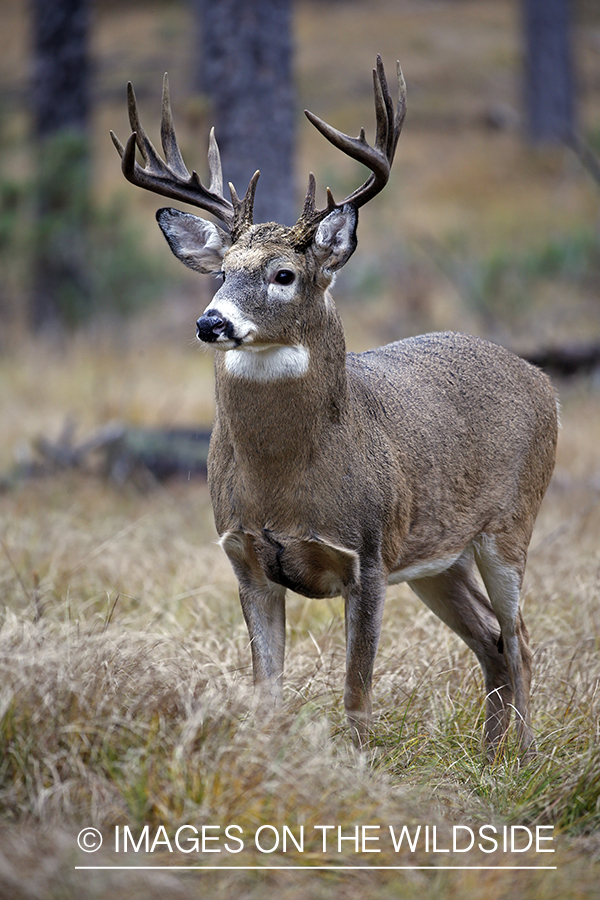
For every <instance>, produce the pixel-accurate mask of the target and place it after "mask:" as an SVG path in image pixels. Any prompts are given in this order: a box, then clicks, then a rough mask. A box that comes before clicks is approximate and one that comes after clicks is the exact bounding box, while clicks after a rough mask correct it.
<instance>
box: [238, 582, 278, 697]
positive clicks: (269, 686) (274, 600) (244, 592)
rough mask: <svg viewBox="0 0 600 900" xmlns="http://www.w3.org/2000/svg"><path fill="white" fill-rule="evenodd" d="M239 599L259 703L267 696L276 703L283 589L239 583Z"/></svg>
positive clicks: (272, 585) (274, 586) (275, 586)
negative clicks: (246, 630)
mask: <svg viewBox="0 0 600 900" xmlns="http://www.w3.org/2000/svg"><path fill="white" fill-rule="evenodd" d="M265 581H266V579H265ZM240 602H241V604H242V612H243V613H244V619H245V620H246V626H247V628H248V635H249V637H250V650H251V652H252V671H253V675H254V688H255V690H256V691H259V692H260V693H261V702H262V697H263V696H266V697H270V698H271V699H272V701H273V703H274V704H275V705H278V704H279V703H280V702H281V697H282V690H283V660H284V654H285V588H281V587H279V585H276V584H270V585H269V584H268V585H267V586H265V587H262V589H258V588H257V586H256V585H254V584H249V583H248V582H245V583H243V584H242V583H241V582H240Z"/></svg>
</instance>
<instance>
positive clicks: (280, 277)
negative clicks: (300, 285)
mask: <svg viewBox="0 0 600 900" xmlns="http://www.w3.org/2000/svg"><path fill="white" fill-rule="evenodd" d="M295 277H296V276H295V275H294V273H293V272H291V271H290V270H289V269H280V270H279V271H278V272H277V273H276V275H275V278H274V279H273V281H275V282H276V283H277V284H292V282H293V280H294V278H295Z"/></svg>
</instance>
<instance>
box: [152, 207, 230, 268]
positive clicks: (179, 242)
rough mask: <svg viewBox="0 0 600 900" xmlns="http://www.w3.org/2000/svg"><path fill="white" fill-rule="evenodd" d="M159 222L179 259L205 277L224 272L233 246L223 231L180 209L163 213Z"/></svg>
mask: <svg viewBox="0 0 600 900" xmlns="http://www.w3.org/2000/svg"><path fill="white" fill-rule="evenodd" d="M156 219H157V221H158V224H159V225H160V228H161V231H162V233H163V234H164V236H165V237H166V239H167V241H168V243H169V247H170V248H171V250H172V251H173V253H174V254H175V256H176V257H177V259H179V260H181V262H182V263H184V264H185V265H186V266H189V268H190V269H194V270H195V271H196V272H202V273H203V274H205V275H216V274H217V273H218V272H220V271H221V266H222V263H223V257H224V256H225V253H226V251H227V250H228V249H229V247H230V246H231V240H230V238H229V235H228V234H226V233H225V232H224V231H223V230H222V229H221V228H218V227H217V225H214V224H213V223H212V222H207V221H206V219H199V218H198V217H197V216H192V215H190V214H189V213H182V212H179V210H177V209H159V210H158V212H157V213H156Z"/></svg>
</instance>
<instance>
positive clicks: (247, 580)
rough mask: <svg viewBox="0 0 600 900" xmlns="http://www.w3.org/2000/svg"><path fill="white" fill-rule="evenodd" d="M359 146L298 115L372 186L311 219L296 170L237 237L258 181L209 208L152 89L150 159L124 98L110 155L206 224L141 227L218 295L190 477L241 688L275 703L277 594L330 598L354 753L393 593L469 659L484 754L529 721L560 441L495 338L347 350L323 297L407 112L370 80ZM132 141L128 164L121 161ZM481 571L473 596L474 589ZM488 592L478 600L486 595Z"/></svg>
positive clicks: (166, 219) (187, 221) (209, 325)
mask: <svg viewBox="0 0 600 900" xmlns="http://www.w3.org/2000/svg"><path fill="white" fill-rule="evenodd" d="M373 74H374V89H375V107H376V118H377V131H376V138H375V143H374V146H373V147H371V146H369V144H368V143H367V141H366V139H365V134H364V131H361V133H360V136H359V137H358V138H350V137H348V136H347V135H345V134H342V133H341V132H339V131H337V130H335V129H334V128H332V127H331V126H329V125H327V124H326V123H325V122H323V121H321V120H320V119H318V118H317V117H316V116H314V115H312V114H311V113H307V115H308V117H309V119H310V121H311V122H312V123H313V124H314V125H315V126H316V127H317V128H318V129H319V131H320V132H322V134H323V135H324V136H325V137H326V138H327V139H328V140H329V141H331V143H333V144H334V145H335V146H336V147H338V148H339V149H340V150H342V151H343V152H344V153H346V154H348V155H349V156H351V157H353V158H354V159H356V160H359V161H360V162H362V163H364V164H365V165H366V166H367V167H368V168H369V169H370V170H371V173H372V174H371V175H370V176H369V178H368V179H367V181H365V183H364V184H363V185H362V186H361V187H359V188H358V189H357V190H355V191H354V192H353V193H352V194H350V195H349V196H348V197H346V199H345V200H343V201H342V203H336V202H335V200H334V199H333V196H332V195H331V192H330V191H329V190H328V196H327V206H326V208H324V209H317V207H316V204H315V181H314V178H313V176H312V175H311V176H310V179H309V187H308V192H307V195H306V200H305V203H304V210H303V212H302V215H301V217H300V219H299V220H298V222H297V223H296V224H295V225H294V226H293V227H291V228H290V227H284V226H282V225H278V224H275V223H267V224H258V225H255V224H253V221H252V206H253V198H254V192H255V188H256V182H257V179H258V174H259V173H258V172H256V173H255V175H254V177H253V178H252V180H251V182H250V185H249V187H248V190H247V191H246V194H245V196H244V197H243V199H241V200H240V199H239V198H238V196H237V194H236V192H235V190H234V188H233V186H232V185H230V191H231V202H230V201H229V200H227V199H226V198H225V197H224V195H223V179H222V174H221V163H220V157H219V151H218V148H217V144H216V142H215V139H214V134H213V132H211V137H210V145H209V153H208V158H209V165H210V175H211V180H210V187H209V188H208V189H207V188H205V187H204V186H203V185H202V184H201V182H200V180H199V178H198V176H197V175H196V173H195V172H194V173H193V174H192V175H190V174H189V172H188V171H187V169H186V167H185V165H184V163H183V159H182V157H181V154H180V152H179V149H178V146H177V141H176V138H175V133H174V130H173V122H172V117H171V110H170V102H169V95H168V86H167V82H166V80H165V85H164V90H163V107H162V109H163V116H162V127H161V136H162V145H163V149H164V155H165V159H164V160H163V159H161V157H160V156H159V155H158V153H157V152H156V150H155V149H154V147H153V146H152V144H151V143H150V141H149V140H148V138H147V136H146V134H145V132H144V130H143V128H142V126H141V124H140V120H139V117H138V112H137V106H136V101H135V96H134V94H133V90H132V88H131V85H130V86H129V118H130V123H131V128H132V131H133V132H134V133H133V134H132V135H131V137H130V138H129V141H128V142H127V145H126V146H125V147H123V146H122V145H121V144H120V143H119V141H118V140H117V139H116V138H115V137H114V135H113V140H114V142H115V145H116V147H117V149H118V151H119V153H120V154H121V157H122V168H123V172H124V174H125V177H126V178H127V179H129V180H130V181H131V182H133V184H136V185H139V186H140V187H144V188H147V189H149V190H152V191H155V192H157V193H159V194H163V195H165V196H168V197H172V198H175V199H177V200H181V201H185V202H186V203H191V204H194V205H196V206H198V207H200V208H201V209H204V210H207V211H208V212H210V213H212V214H214V215H215V216H216V217H217V218H218V219H220V220H221V222H222V223H223V224H224V226H225V228H224V229H223V228H220V227H218V226H217V225H215V224H213V223H211V222H208V221H206V220H204V219H199V218H196V217H195V216H192V215H189V214H187V213H182V212H178V211H177V210H174V209H161V210H159V212H158V213H157V218H158V222H159V225H160V227H161V229H162V230H163V232H164V234H165V237H166V238H167V241H168V242H169V244H170V246H171V249H172V250H173V252H174V253H175V255H176V256H177V257H178V258H179V259H180V260H181V261H182V262H184V263H185V264H186V265H187V266H190V267H191V268H192V269H196V270H197V271H199V272H204V273H209V274H212V275H217V276H220V277H221V278H222V280H223V283H222V285H221V286H220V288H219V289H218V291H217V292H216V294H215V296H214V298H213V300H212V301H211V303H210V305H209V307H208V309H206V310H205V312H204V313H203V314H202V315H201V316H200V318H199V319H198V323H197V329H198V337H199V339H200V340H201V341H203V342H205V343H206V344H209V345H211V346H212V347H214V348H215V350H217V351H222V352H218V353H217V354H216V358H215V374H216V420H215V425H214V430H213V434H212V441H211V445H210V454H209V460H208V477H209V485H210V493H211V499H212V504H213V509H214V515H215V523H216V527H217V531H218V532H219V534H220V536H221V541H220V543H221V546H222V547H223V549H224V551H225V553H226V554H227V556H228V557H229V560H230V562H231V564H232V566H233V569H234V571H235V574H236V576H237V579H238V582H239V591H240V600H241V605H242V610H243V613H244V617H245V620H246V624H247V626H248V631H249V634H250V643H251V650H252V662H253V669H254V682H255V685H256V686H257V687H258V688H262V689H264V690H265V692H266V695H267V696H269V695H270V696H272V697H273V698H274V700H275V701H278V700H279V698H280V697H281V692H282V677H283V659H284V642H285V592H286V589H287V588H290V589H291V590H294V591H297V592H298V593H300V594H303V595H305V596H307V597H333V596H337V595H340V594H341V595H342V596H343V597H344V600H345V615H346V643H347V654H346V661H347V669H346V685H345V692H344V704H345V708H346V712H347V715H348V719H349V721H350V724H351V727H352V730H353V734H354V738H355V740H356V742H357V743H358V744H359V745H361V746H362V745H363V744H364V743H365V742H366V740H367V735H368V727H369V719H370V714H371V682H372V677H373V666H374V661H375V655H376V651H377V645H378V642H379V636H380V630H381V620H382V613H383V604H384V599H385V593H386V585H387V584H388V582H399V581H406V582H408V584H409V585H410V586H411V588H412V589H413V590H414V591H415V593H416V594H417V595H418V596H419V597H420V598H421V600H423V602H424V603H426V604H427V606H428V607H429V608H430V609H431V610H432V611H433V612H434V613H436V615H437V616H439V618H440V619H442V621H443V622H445V623H446V624H447V625H449V626H450V628H452V629H453V630H454V631H455V632H456V633H457V634H458V635H459V636H460V637H461V638H462V639H463V641H465V643H466V644H467V645H468V646H469V647H470V648H471V649H472V650H473V651H474V653H475V654H476V656H477V658H478V660H479V662H480V664H481V667H482V669H483V674H484V679H485V689H486V692H487V708H486V721H485V739H486V742H487V745H488V750H489V752H491V753H492V754H493V753H495V752H496V751H497V750H498V748H499V746H500V745H501V744H502V742H503V738H504V736H505V733H506V730H507V728H508V724H509V719H510V714H511V708H513V707H514V709H515V710H516V716H517V732H518V738H519V742H520V745H521V747H522V749H523V750H527V748H529V746H530V745H531V743H532V740H533V735H532V730H531V725H530V717H529V689H530V681H531V652H530V649H529V643H528V633H527V629H526V628H525V624H524V622H523V619H522V616H521V613H520V610H519V593H520V588H521V583H522V580H523V572H524V569H525V561H526V557H527V548H528V545H529V541H530V538H531V533H532V529H533V524H534V521H535V518H536V515H537V512H538V509H539V506H540V503H541V501H542V497H543V496H544V492H545V491H546V488H547V486H548V482H549V481H550V476H551V474H552V469H553V466H554V455H555V447H556V437H557V411H556V401H555V396H554V392H553V389H552V387H551V385H550V382H549V380H548V379H547V378H546V376H545V375H544V374H543V373H542V372H540V371H539V370H538V369H536V368H534V367H533V366H531V365H529V364H528V363H526V362H524V361H523V360H521V359H519V358H518V357H516V356H514V355H513V354H511V353H509V352H508V351H507V350H505V349H503V348H502V347H499V346H495V345H493V344H490V343H487V342H486V341H483V340H479V339H478V338H475V337H469V336H467V335H461V334H452V333H447V334H429V335H425V336H422V337H416V338H410V339H408V340H403V341H398V342H396V343H393V344H388V345H387V346H385V347H380V348H378V349H376V350H370V351H367V352H366V353H359V354H355V353H348V354H347V353H346V346H345V340H344V331H343V328H342V324H341V321H340V318H339V316H338V313H337V311H336V308H335V306H334V303H333V299H332V297H331V295H330V293H329V287H330V286H331V284H332V282H333V280H334V277H335V273H336V272H337V271H338V269H340V268H341V267H342V266H343V265H344V264H345V263H346V262H347V261H348V259H349V258H350V256H351V255H352V253H353V251H354V249H355V248H356V225H357V210H358V208H359V207H360V206H362V205H364V204H365V203H366V202H367V201H368V200H370V199H371V198H372V197H374V196H375V195H376V194H377V193H378V192H379V191H381V189H382V188H383V187H384V186H385V184H386V182H387V180H388V177H389V172H390V166H391V164H392V160H393V157H394V152H395V149H396V144H397V141H398V137H399V135H400V130H401V127H402V123H403V120H404V115H405V111H406V102H405V88H404V81H403V78H402V74H401V71H400V67H399V66H398V85H399V100H398V102H397V104H394V102H393V101H392V98H391V95H390V92H389V89H388V86H387V83H386V79H385V74H384V70H383V66H382V63H381V60H380V59H379V58H378V60H377V68H376V70H375V71H374V73H373ZM136 145H137V147H138V148H139V150H140V152H141V154H142V157H143V159H144V167H142V166H140V165H139V164H138V163H137V162H136V161H135V153H136ZM475 567H476V568H477V569H478V570H479V572H480V574H481V578H482V581H483V585H484V586H485V593H484V590H483V589H482V587H480V586H479V583H478V581H477V579H476V576H475ZM486 593H487V596H486Z"/></svg>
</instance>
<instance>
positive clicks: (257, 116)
mask: <svg viewBox="0 0 600 900" xmlns="http://www.w3.org/2000/svg"><path fill="white" fill-rule="evenodd" d="M193 2H194V9H195V12H196V14H197V17H198V22H199V28H200V33H201V39H200V41H199V47H198V54H199V61H198V66H197V74H196V79H197V87H198V88H199V89H200V90H202V91H203V92H205V93H206V94H208V97H209V99H210V101H211V103H212V108H213V115H214V123H215V133H216V137H217V141H218V143H219V148H220V150H221V159H222V162H223V175H224V180H225V183H227V182H229V181H231V182H233V183H234V185H235V187H236V189H237V192H238V194H240V195H243V193H244V192H245V190H246V187H247V185H248V182H249V181H250V178H251V177H252V175H253V174H254V172H255V171H256V169H260V172H261V177H260V181H259V184H258V189H257V192H256V202H255V206H254V208H255V221H257V222H260V221H276V222H280V223H282V224H292V223H293V222H295V220H296V218H297V214H296V209H295V190H294V188H295V185H294V144H295V112H296V110H295V94H294V86H293V75H292V60H293V43H292V33H291V20H292V0H219V2H215V0H193Z"/></svg>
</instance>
